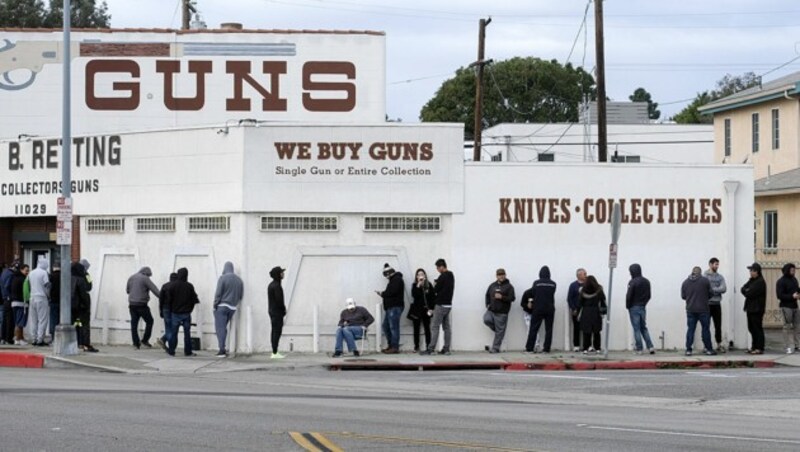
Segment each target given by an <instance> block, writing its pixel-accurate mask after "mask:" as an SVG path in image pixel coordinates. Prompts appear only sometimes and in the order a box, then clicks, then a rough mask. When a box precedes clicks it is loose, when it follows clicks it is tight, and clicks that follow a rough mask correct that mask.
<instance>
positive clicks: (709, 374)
mask: <svg viewBox="0 0 800 452" xmlns="http://www.w3.org/2000/svg"><path fill="white" fill-rule="evenodd" d="M686 375H692V376H695V377H706V378H737V376H736V375H728V374H722V373H716V372H702V371H701V372H697V371H694V372H686Z"/></svg>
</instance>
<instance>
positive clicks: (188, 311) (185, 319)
mask: <svg viewBox="0 0 800 452" xmlns="http://www.w3.org/2000/svg"><path fill="white" fill-rule="evenodd" d="M177 273H178V279H177V281H175V282H173V283H172V284H171V285H170V287H169V293H168V294H167V301H168V303H169V310H170V313H171V315H172V324H171V328H170V333H169V346H168V347H167V353H168V354H169V355H170V356H175V348H176V347H177V346H178V328H180V327H181V326H182V327H183V354H184V355H186V356H195V353H193V352H192V311H193V310H194V305H196V304H198V303H200V300H198V298H197V292H195V290H194V285H192V283H190V282H189V270H187V269H186V268H179V269H178V271H177Z"/></svg>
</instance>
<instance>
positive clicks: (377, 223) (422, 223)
mask: <svg viewBox="0 0 800 452" xmlns="http://www.w3.org/2000/svg"><path fill="white" fill-rule="evenodd" d="M364 230H365V231H367V232H428V231H433V232H436V231H441V230H442V217H401V216H391V217H388V216H387V217H364Z"/></svg>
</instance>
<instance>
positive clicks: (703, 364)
mask: <svg viewBox="0 0 800 452" xmlns="http://www.w3.org/2000/svg"><path fill="white" fill-rule="evenodd" d="M324 366H325V367H326V368H327V369H328V370H419V371H421V370H486V369H495V370H503V371H509V372H522V371H587V370H648V369H649V370H656V369H665V370H669V369H730V368H770V367H775V362H774V361H771V360H762V361H756V360H724V361H713V360H695V361H597V362H583V361H581V362H563V361H544V362H505V361H498V362H468V361H461V362H459V361H452V362H402V361H394V362H393V361H375V360H356V359H350V360H343V361H340V362H329V363H327V364H324Z"/></svg>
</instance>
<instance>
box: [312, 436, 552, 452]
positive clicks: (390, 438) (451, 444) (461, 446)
mask: <svg viewBox="0 0 800 452" xmlns="http://www.w3.org/2000/svg"><path fill="white" fill-rule="evenodd" d="M325 434H326V435H329V436H339V437H342V438H353V439H364V440H373V441H385V442H392V443H403V444H418V445H425V446H441V447H452V448H455V449H475V450H494V451H502V452H536V451H537V450H538V449H515V448H510V447H500V446H491V445H487V444H475V443H461V442H455V441H434V440H425V439H415V438H402V437H398V436H378V435H364V434H361V433H352V432H325Z"/></svg>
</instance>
